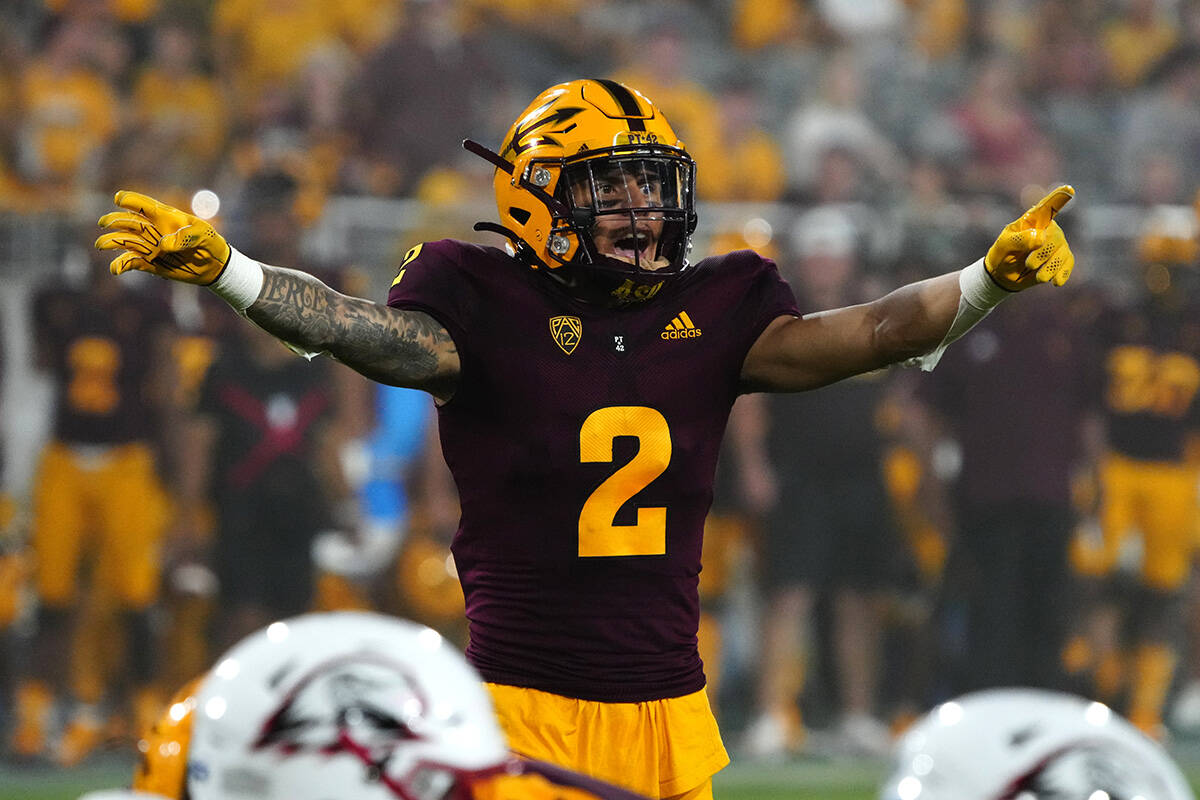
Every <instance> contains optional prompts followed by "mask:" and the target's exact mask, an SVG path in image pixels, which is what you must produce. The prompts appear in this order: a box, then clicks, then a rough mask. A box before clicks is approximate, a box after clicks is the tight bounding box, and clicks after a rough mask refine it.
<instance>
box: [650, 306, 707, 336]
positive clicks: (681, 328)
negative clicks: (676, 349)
mask: <svg viewBox="0 0 1200 800" xmlns="http://www.w3.org/2000/svg"><path fill="white" fill-rule="evenodd" d="M700 333H701V331H700V329H699V328H697V327H696V324H695V323H694V322H692V318H691V317H689V316H688V313H687V312H686V311H680V312H679V313H678V314H676V315H675V319H673V320H671V321H670V322H669V323H667V327H666V328H664V329H663V332H662V333H660V334H659V336H661V337H662V338H664V339H699V338H700Z"/></svg>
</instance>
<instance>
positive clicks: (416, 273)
mask: <svg viewBox="0 0 1200 800" xmlns="http://www.w3.org/2000/svg"><path fill="white" fill-rule="evenodd" d="M467 257H468V245H466V243H464V242H459V241H456V240H454V239H442V240H440V241H436V242H423V243H421V244H418V245H416V246H414V247H413V248H411V249H410V250H409V251H408V252H407V253H405V255H404V260H403V261H401V262H400V268H399V270H397V272H396V276H395V277H394V278H393V279H392V285H391V288H389V289H388V299H387V304H388V305H389V306H390V307H392V308H401V309H412V310H415V311H422V312H424V313H426V314H428V315H429V316H431V317H433V318H434V319H435V320H437V321H438V322H439V323H441V324H442V326H443V327H444V328H445V329H446V330H447V331H448V332H449V333H450V336H451V337H452V338H453V339H454V341H455V343H456V344H458V345H459V346H462V344H463V342H464V341H465V338H466V333H467V332H468V324H467V322H468V320H470V319H471V315H472V312H473V309H474V308H476V307H477V297H478V294H479V290H478V288H477V287H476V285H475V282H474V281H472V280H471V279H470V274H469V271H468V270H466V269H464V264H465V261H466V260H467Z"/></svg>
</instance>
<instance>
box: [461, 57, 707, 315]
mask: <svg viewBox="0 0 1200 800" xmlns="http://www.w3.org/2000/svg"><path fill="white" fill-rule="evenodd" d="M463 146H464V147H466V148H467V149H468V150H470V151H471V152H473V153H475V154H477V155H479V156H482V157H483V158H486V159H487V160H488V161H490V162H491V163H492V164H494V165H495V166H496V175H495V179H494V189H495V193H496V206H497V210H498V211H499V213H500V220H501V224H500V225H495V224H491V223H479V224H477V225H476V226H475V227H476V229H477V230H491V231H495V232H499V233H501V234H503V235H505V236H507V237H508V238H509V240H510V241H511V242H512V246H513V250H514V252H515V255H516V256H517V257H518V258H520V259H521V260H522V261H524V262H525V263H526V264H528V265H529V266H531V267H533V268H535V269H538V270H540V271H542V272H544V274H546V275H548V276H549V277H551V278H553V279H554V280H555V282H556V283H558V284H559V285H561V286H563V287H564V288H566V289H567V290H568V291H569V292H570V293H571V294H572V295H574V296H575V297H577V298H579V299H581V300H585V301H588V302H592V303H601V304H605V305H610V306H627V305H631V304H635V303H642V302H646V301H648V300H650V299H651V298H653V297H655V296H657V295H658V294H659V293H660V290H661V289H663V288H664V287H665V286H666V285H668V284H669V283H671V282H673V281H675V280H676V279H677V278H678V277H679V276H680V275H681V274H683V273H684V272H685V271H686V270H687V269H688V267H689V264H688V251H689V250H690V248H691V234H692V233H693V232H694V231H695V229H696V212H695V177H696V176H695V173H696V166H695V162H694V161H693V160H692V158H691V156H689V155H688V154H687V150H686V149H685V148H684V145H683V142H681V141H679V138H678V137H677V136H676V135H675V132H674V131H673V130H672V129H671V126H670V125H669V124H668V123H667V120H666V118H664V117H663V115H662V112H661V111H660V110H659V109H658V108H657V107H656V106H655V105H654V104H653V103H652V102H650V100H649V99H647V98H646V97H645V96H644V95H642V94H641V93H639V92H637V91H635V90H633V89H630V88H629V87H626V86H624V85H622V84H620V83H617V82H615V81H610V80H598V79H597V80H576V81H571V82H569V83H561V84H558V85H557V86H552V87H550V88H549V89H547V90H546V91H544V92H542V93H541V94H540V95H538V97H537V98H536V99H534V101H533V102H532V103H531V104H530V105H529V107H528V108H527V109H526V110H525V111H524V112H522V114H521V116H520V117H519V118H518V119H517V121H516V122H515V123H513V125H512V127H511V128H510V129H509V131H508V134H507V135H506V136H505V137H504V143H503V144H502V145H501V147H500V151H499V152H498V153H496V152H493V151H491V150H488V149H487V148H486V147H484V146H483V145H480V144H478V143H476V142H473V141H471V140H467V141H465V142H464V143H463Z"/></svg>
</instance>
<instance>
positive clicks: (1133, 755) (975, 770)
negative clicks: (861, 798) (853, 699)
mask: <svg viewBox="0 0 1200 800" xmlns="http://www.w3.org/2000/svg"><path fill="white" fill-rule="evenodd" d="M1137 797H1141V798H1145V800H1194V798H1195V795H1193V794H1192V790H1191V788H1190V787H1189V786H1188V782H1187V780H1186V779H1185V778H1184V776H1183V774H1182V773H1181V772H1180V771H1179V767H1177V766H1176V765H1175V763H1174V762H1173V761H1171V758H1170V756H1168V755H1167V753H1166V751H1164V750H1163V748H1162V747H1161V746H1159V745H1158V744H1157V743H1156V742H1154V741H1152V740H1151V739H1149V738H1148V737H1147V736H1146V735H1145V734H1143V733H1141V732H1140V731H1138V730H1137V729H1136V728H1134V727H1133V726H1132V725H1130V724H1129V723H1128V722H1127V721H1126V720H1124V719H1123V718H1121V717H1120V716H1118V715H1117V714H1116V713H1114V712H1113V711H1112V710H1111V709H1109V708H1108V706H1105V705H1103V704H1101V703H1098V702H1094V701H1090V700H1085V699H1083V698H1081V697H1076V696H1074V695H1068V694H1062V693H1059V692H1050V691H1045V690H1040V689H1020V688H1009V689H988V690H985V691H982V692H976V693H973V694H968V695H964V696H962V697H959V698H956V699H954V700H951V701H949V702H946V703H942V704H941V705H939V706H937V707H936V708H934V709H933V710H932V711H930V712H929V713H928V714H926V715H925V716H924V717H922V718H921V719H920V720H918V721H917V722H916V723H915V724H914V725H913V726H912V727H911V728H909V730H908V731H907V732H906V733H905V734H904V736H903V737H902V738H901V740H900V742H899V743H898V745H897V747H896V753H895V761H894V764H893V767H892V772H891V774H890V776H889V777H888V779H887V781H886V782H885V783H884V786H883V790H882V791H881V793H880V800H1008V798H1021V800H1050V798H1053V800H1093V799H1094V798H1137Z"/></svg>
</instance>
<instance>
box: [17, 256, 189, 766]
mask: <svg viewBox="0 0 1200 800" xmlns="http://www.w3.org/2000/svg"><path fill="white" fill-rule="evenodd" d="M104 269H105V265H104V261H103V259H91V260H90V263H89V264H88V272H87V275H86V281H85V282H84V285H81V286H78V287H70V288H65V287H62V286H60V285H56V286H53V287H51V288H46V289H43V290H41V291H39V292H38V293H37V295H36V296H35V298H34V301H33V309H32V312H33V319H34V334H35V341H36V343H37V353H36V357H37V361H38V365H39V366H41V367H42V368H44V369H45V370H46V372H47V373H48V374H49V375H50V376H51V377H52V378H53V381H54V386H55V403H54V409H55V410H54V419H53V430H52V434H51V437H50V440H49V441H48V442H47V443H46V445H45V447H44V448H43V450H42V452H41V455H40V460H39V464H38V470H37V476H36V481H35V486H34V490H33V499H32V508H31V511H32V514H31V528H32V530H31V551H32V556H33V562H34V565H35V570H34V587H35V589H36V594H37V601H38V607H37V626H36V631H35V634H34V637H33V641H32V652H33V656H32V658H31V659H30V663H28V664H27V665H26V667H27V674H25V675H24V676H22V678H21V680H20V681H19V682H18V685H17V688H16V692H15V694H16V698H15V703H14V713H13V716H14V724H13V725H12V728H11V738H10V746H11V750H12V753H13V755H15V756H16V757H18V758H22V759H26V758H39V757H43V756H46V755H52V756H53V757H54V758H55V759H56V760H57V761H59V762H60V763H61V764H63V765H64V766H72V765H74V764H76V763H78V762H79V761H81V760H82V759H84V758H85V757H87V756H88V755H89V754H90V753H91V752H92V751H93V750H94V749H95V748H96V747H97V746H98V745H99V744H101V743H102V740H103V734H104V730H103V724H102V723H103V720H102V719H101V716H100V712H101V708H102V705H103V704H104V703H105V701H106V700H112V699H114V698H112V697H109V696H108V695H109V694H110V693H113V692H110V690H114V689H116V688H117V685H118V682H117V681H116V680H115V676H112V675H110V674H109V673H110V671H111V670H109V669H108V668H107V666H108V665H107V664H106V656H110V655H112V654H113V652H114V650H117V652H119V649H118V648H113V647H112V646H111V641H112V638H111V636H110V638H109V640H108V641H109V645H108V646H107V647H106V646H105V644H104V642H103V641H101V639H102V637H103V636H104V635H105V633H107V632H108V631H109V630H110V628H112V629H115V630H116V631H118V638H119V637H120V635H121V634H124V635H125V636H128V638H129V641H130V644H129V647H128V663H127V669H128V673H129V675H130V677H131V679H132V680H131V683H132V688H133V694H132V697H131V698H130V699H131V701H132V703H131V705H132V709H131V711H132V715H133V716H134V717H135V718H139V717H141V718H142V720H143V722H145V721H147V720H148V719H151V718H153V714H154V713H157V709H158V707H159V706H160V705H161V704H162V701H163V699H164V697H165V695H163V694H162V693H161V692H160V691H159V690H158V689H157V682H158V675H157V665H156V663H155V658H154V653H155V651H156V649H157V648H156V642H157V638H158V637H157V635H156V633H155V631H154V625H153V618H152V617H153V608H154V605H155V603H156V602H157V600H158V597H159V578H160V576H159V564H158V550H159V546H160V544H161V542H162V538H163V534H164V531H165V529H166V526H167V524H168V521H169V508H168V500H167V495H166V492H165V490H164V487H163V483H162V478H161V475H160V465H159V461H158V455H157V451H158V445H159V433H158V426H157V423H158V421H159V419H160V418H161V415H162V414H163V413H164V412H165V410H166V408H167V400H166V395H167V391H166V388H167V387H168V386H169V383H170V380H171V376H172V374H173V373H172V367H171V363H170V353H171V348H172V345H173V342H174V337H175V332H174V323H173V320H172V318H171V315H170V311H169V309H168V307H167V306H166V304H165V303H164V302H163V301H162V299H161V298H160V297H157V296H155V295H154V294H152V293H150V292H148V291H142V290H136V289H134V288H133V287H120V288H118V289H117V290H115V291H114V289H113V288H112V286H111V284H112V281H111V279H109V278H107V276H106V275H105V273H104ZM89 568H90V569H89ZM89 576H90V577H89ZM72 651H73V652H72ZM68 665H72V666H73V667H74V668H73V669H68V668H67V666H68ZM66 689H69V690H70V691H69V694H70V695H71V696H72V697H71V699H72V701H73V702H72V704H71V705H72V708H71V709H70V713H69V721H68V723H67V725H66V727H65V730H64V732H63V735H62V737H61V738H60V739H59V741H57V742H51V741H49V740H48V731H49V730H50V729H51V728H52V727H53V726H52V725H51V718H52V717H53V715H54V709H55V706H56V705H57V704H58V701H59V697H60V695H62V694H64V690H66ZM148 709H153V710H150V711H148ZM137 724H141V723H135V725H137Z"/></svg>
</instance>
